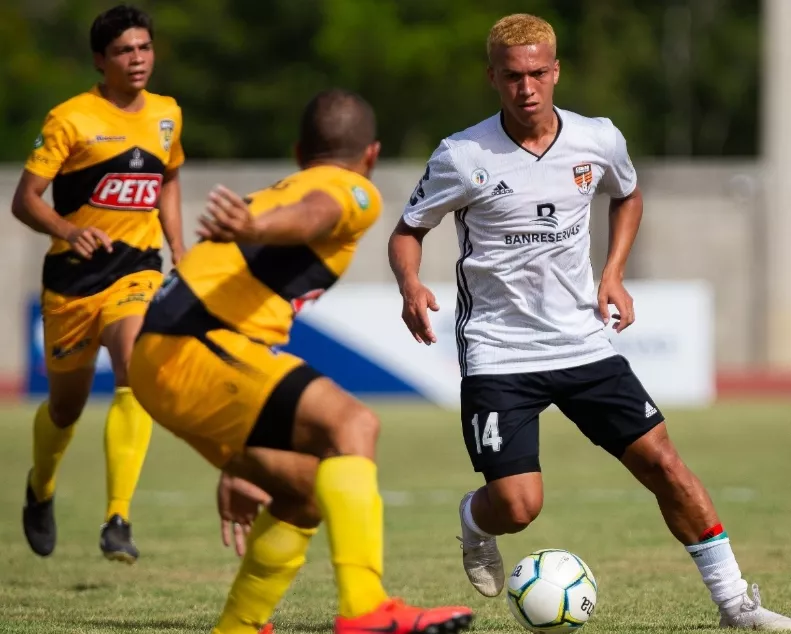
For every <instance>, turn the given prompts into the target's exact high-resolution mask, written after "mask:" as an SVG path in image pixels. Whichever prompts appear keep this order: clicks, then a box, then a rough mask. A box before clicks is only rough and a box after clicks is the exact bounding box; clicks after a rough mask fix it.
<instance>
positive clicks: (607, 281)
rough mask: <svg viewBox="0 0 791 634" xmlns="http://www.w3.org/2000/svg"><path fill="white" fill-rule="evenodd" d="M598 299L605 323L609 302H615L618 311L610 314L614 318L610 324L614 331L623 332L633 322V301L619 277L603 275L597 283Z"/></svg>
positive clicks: (608, 319) (608, 313) (608, 312)
mask: <svg viewBox="0 0 791 634" xmlns="http://www.w3.org/2000/svg"><path fill="white" fill-rule="evenodd" d="M598 300H599V312H600V313H601V316H602V319H603V320H604V324H605V325H607V324H608V323H609V322H610V309H609V304H615V307H616V308H617V309H618V312H617V313H614V314H613V315H612V317H613V319H615V320H616V321H615V323H614V324H613V326H612V327H613V330H615V332H618V333H620V332H623V331H624V330H625V329H626V328H628V327H629V326H631V325H632V324H633V323H634V319H635V316H634V301H633V300H632V296H631V295H629V292H628V291H627V290H626V287H625V286H624V285H623V281H622V280H621V279H620V278H618V277H613V276H608V275H603V276H602V280H601V284H599V296H598Z"/></svg>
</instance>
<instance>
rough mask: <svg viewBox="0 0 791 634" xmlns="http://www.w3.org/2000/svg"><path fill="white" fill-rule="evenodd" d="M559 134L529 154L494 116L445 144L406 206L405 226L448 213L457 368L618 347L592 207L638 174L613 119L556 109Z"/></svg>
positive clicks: (559, 363)
mask: <svg viewBox="0 0 791 634" xmlns="http://www.w3.org/2000/svg"><path fill="white" fill-rule="evenodd" d="M556 112H557V115H558V120H559V125H558V133H557V136H556V137H555V141H554V143H553V144H552V145H551V146H550V147H549V148H548V149H547V150H546V152H544V154H543V155H541V156H540V157H539V156H536V155H534V154H532V153H531V152H529V151H527V150H525V149H523V148H522V147H521V146H520V145H519V144H518V143H516V142H515V141H514V140H512V139H511V137H510V136H509V135H508V133H507V132H506V131H505V130H504V128H503V125H502V119H501V116H502V115H500V114H498V115H496V116H494V117H491V118H489V119H486V120H485V121H482V122H481V123H479V124H478V125H475V126H473V127H471V128H468V129H467V130H465V131H464V132H460V133H458V134H454V135H453V136H450V137H448V138H447V139H445V140H443V141H442V143H440V145H439V147H438V148H437V150H436V151H435V152H434V154H433V155H432V156H431V158H430V159H429V162H428V166H427V167H426V172H425V174H424V175H423V178H422V179H421V181H420V182H419V183H418V186H417V187H416V188H415V191H414V193H413V194H412V196H411V198H410V200H409V202H408V203H407V205H406V209H405V210H404V216H403V218H404V222H406V224H408V225H409V226H411V227H424V228H432V227H436V226H437V225H438V224H439V223H440V221H441V220H442V218H443V216H445V214H447V213H449V212H454V216H455V220H456V229H457V233H458V237H459V250H460V258H459V260H458V263H457V264H456V277H457V283H458V299H457V303H456V343H457V346H458V350H459V364H460V366H461V373H462V376H467V375H473V374H509V373H518V372H536V371H543V370H557V369H561V368H568V367H574V366H578V365H583V364H585V363H591V362H594V361H598V360H600V359H604V358H606V357H609V356H612V355H614V354H615V350H614V349H613V347H612V345H611V344H610V341H609V339H608V338H607V335H606V333H605V332H604V323H603V321H602V319H601V316H600V314H599V311H598V302H597V300H596V288H595V286H594V282H593V270H592V267H591V261H590V236H589V233H588V227H589V217H590V206H591V200H592V199H593V196H594V193H595V192H596V191H597V190H599V191H602V192H604V193H606V194H609V195H610V196H612V197H614V198H623V197H625V196H628V195H629V194H630V193H631V192H632V191H634V189H635V187H636V185H637V178H636V175H635V171H634V167H633V166H632V162H631V160H630V158H629V154H628V152H627V149H626V141H625V140H624V138H623V135H622V134H621V132H620V131H619V130H618V129H617V128H616V127H615V126H614V125H613V123H612V122H611V121H610V120H609V119H603V118H597V119H590V118H587V117H583V116H581V115H578V114H575V113H573V112H568V111H566V110H559V109H556Z"/></svg>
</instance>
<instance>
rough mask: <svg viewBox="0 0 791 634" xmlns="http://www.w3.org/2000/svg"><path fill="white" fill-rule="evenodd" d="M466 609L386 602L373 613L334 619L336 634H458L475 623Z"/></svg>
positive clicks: (392, 600) (393, 601)
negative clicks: (422, 606) (423, 606)
mask: <svg viewBox="0 0 791 634" xmlns="http://www.w3.org/2000/svg"><path fill="white" fill-rule="evenodd" d="M472 618H473V614H472V610H470V609H469V608H465V607H447V608H428V609H424V608H414V607H412V606H410V605H406V604H405V603H404V602H403V601H400V600H399V599H390V600H388V601H385V602H384V603H382V605H380V606H379V607H378V608H377V609H376V610H374V611H373V612H369V613H368V614H363V615H362V616H358V617H355V618H351V619H347V618H344V617H342V616H339V617H337V618H336V619H335V634H364V633H366V632H369V633H371V634H423V633H425V634H455V633H456V632H460V631H462V630H466V629H467V628H468V627H469V625H470V623H471V622H472Z"/></svg>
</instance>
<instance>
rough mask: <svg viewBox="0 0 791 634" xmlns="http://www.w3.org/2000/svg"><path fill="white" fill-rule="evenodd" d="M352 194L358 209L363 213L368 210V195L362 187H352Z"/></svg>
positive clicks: (369, 202)
mask: <svg viewBox="0 0 791 634" xmlns="http://www.w3.org/2000/svg"><path fill="white" fill-rule="evenodd" d="M352 194H354V199H355V200H356V201H357V204H358V205H359V206H360V209H362V210H363V211H365V210H366V209H368V206H369V205H370V204H371V201H370V199H369V198H368V194H367V193H366V192H365V190H364V189H363V188H362V187H357V185H355V186H354V187H352Z"/></svg>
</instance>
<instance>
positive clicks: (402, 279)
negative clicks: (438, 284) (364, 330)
mask: <svg viewBox="0 0 791 634" xmlns="http://www.w3.org/2000/svg"><path fill="white" fill-rule="evenodd" d="M429 231H430V229H428V228H425V227H410V226H409V225H408V224H407V223H406V222H405V221H404V219H403V218H401V219H400V220H399V221H398V224H397V225H396V228H395V229H394V230H393V233H392V235H391V236H390V241H389V243H388V245H387V254H388V257H389V259H390V269H391V270H392V271H393V274H394V275H395V278H396V282H398V289H399V290H400V291H401V297H403V299H404V306H403V310H402V311H401V318H402V319H403V320H404V323H405V324H406V325H407V328H409V331H410V332H411V333H412V336H413V337H414V338H415V341H417V342H418V343H425V344H426V345H430V344H432V343H436V342H437V337H436V335H435V334H434V331H433V330H432V328H431V321H430V320H429V318H428V309H431V310H432V311H434V312H436V311H438V310H439V304H437V298H436V297H434V293H432V292H431V291H430V290H429V289H428V288H427V287H426V286H424V285H423V283H422V282H421V281H420V261H421V260H422V259H423V238H424V237H425V236H426V234H427V233H428V232H429Z"/></svg>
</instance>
